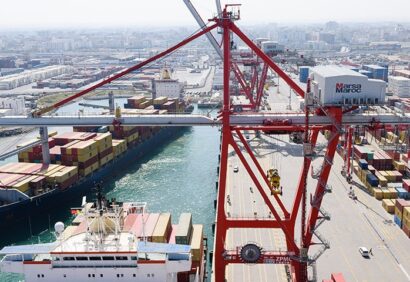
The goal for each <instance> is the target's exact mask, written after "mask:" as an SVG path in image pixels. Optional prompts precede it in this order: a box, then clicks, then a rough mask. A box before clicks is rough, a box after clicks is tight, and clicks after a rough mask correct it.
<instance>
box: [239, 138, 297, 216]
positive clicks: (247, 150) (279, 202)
mask: <svg viewBox="0 0 410 282" xmlns="http://www.w3.org/2000/svg"><path fill="white" fill-rule="evenodd" d="M235 132H236V134H237V135H238V137H239V139H240V140H241V142H242V144H243V146H244V147H245V150H246V152H247V153H248V155H249V156H250V157H251V159H252V161H253V164H254V165H255V166H256V168H257V169H258V171H259V174H260V175H261V176H262V178H263V180H264V181H265V183H266V185H267V186H268V187H269V189H271V188H272V187H270V183H269V180H268V178H267V177H266V175H265V173H264V171H263V169H262V167H261V166H260V164H259V162H258V160H257V159H256V157H255V155H254V154H253V152H252V150H251V148H250V147H249V145H248V142H246V140H245V138H243V135H242V133H241V132H240V131H239V130H235ZM273 197H274V198H275V200H276V202H277V203H278V205H279V207H280V209H281V210H282V212H283V214H284V216H285V218H288V217H289V212H288V211H287V210H286V208H285V205H284V204H283V203H282V201H281V199H280V198H279V196H278V195H277V194H274V195H273Z"/></svg>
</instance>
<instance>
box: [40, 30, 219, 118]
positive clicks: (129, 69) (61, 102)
mask: <svg viewBox="0 0 410 282" xmlns="http://www.w3.org/2000/svg"><path fill="white" fill-rule="evenodd" d="M217 26H218V24H217V23H215V24H212V25H211V26H209V27H207V28H205V29H203V30H202V31H200V32H198V33H196V34H194V35H192V36H190V37H188V38H186V39H184V40H183V41H181V42H179V43H178V44H176V45H174V46H172V47H171V48H168V49H167V50H165V51H162V52H161V53H158V54H157V55H155V56H153V57H151V58H149V59H147V60H145V61H143V62H141V63H139V64H137V65H135V66H132V67H130V68H127V69H125V70H123V71H122V72H120V73H117V74H115V75H113V76H111V77H108V78H106V79H104V80H103V81H101V82H99V83H97V84H95V85H93V86H91V87H88V88H86V89H84V90H83V91H81V92H78V93H77V94H74V95H73V96H70V97H68V98H66V99H63V100H61V101H60V102H57V103H55V104H54V105H52V106H50V107H46V108H44V109H40V110H39V111H38V112H37V114H38V115H42V114H44V113H47V112H49V111H51V110H53V109H57V108H59V107H61V106H63V105H65V104H66V103H68V102H70V101H72V100H74V99H76V98H79V97H81V96H83V95H85V94H87V93H89V92H91V91H93V90H95V89H97V88H99V87H101V86H103V85H105V84H108V83H110V82H111V81H113V80H116V79H118V78H120V77H122V76H124V75H126V74H129V73H131V72H133V71H136V70H138V69H139V68H141V67H143V66H145V65H147V64H149V63H151V62H154V61H156V60H158V59H159V58H161V57H164V56H166V55H168V54H170V53H172V52H173V51H175V50H177V49H179V48H181V47H182V46H184V45H186V44H188V43H189V42H191V41H193V40H195V39H197V38H198V37H200V36H202V35H204V34H205V33H207V32H210V31H211V30H213V29H214V28H216V27H217Z"/></svg>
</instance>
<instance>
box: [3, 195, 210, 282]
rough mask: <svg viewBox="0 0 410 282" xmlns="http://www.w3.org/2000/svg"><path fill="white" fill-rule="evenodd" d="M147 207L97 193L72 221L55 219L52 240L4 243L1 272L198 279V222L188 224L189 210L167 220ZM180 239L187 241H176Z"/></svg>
mask: <svg viewBox="0 0 410 282" xmlns="http://www.w3.org/2000/svg"><path fill="white" fill-rule="evenodd" d="M146 211H147V204H146V203H144V202H129V203H120V202H117V201H115V199H113V200H107V199H106V198H104V197H103V196H102V195H101V194H100V193H99V195H98V199H97V201H96V202H95V203H85V204H84V205H83V207H82V208H81V209H78V210H73V212H74V213H76V214H77V216H76V218H75V220H74V221H73V223H72V225H70V226H68V227H67V228H64V224H63V223H61V222H57V223H56V224H55V231H56V241H55V242H53V243H47V244H34V245H24V246H9V247H5V248H3V249H2V250H1V251H0V254H1V255H4V257H3V259H2V260H1V264H0V267H1V271H3V272H13V273H21V274H24V276H25V281H27V282H30V281H95V279H98V281H114V280H117V279H120V280H121V281H203V280H204V271H205V259H204V249H205V248H204V245H203V235H202V225H192V221H191V215H190V214H182V215H181V219H180V224H178V225H172V224H171V216H170V214H169V213H147V212H146ZM187 217H188V218H189V220H188V222H187V220H186V219H187ZM186 223H188V224H186ZM185 230H187V231H185ZM198 231H199V232H198ZM181 232H182V233H185V237H183V235H184V234H182V237H181ZM177 234H178V235H179V236H177ZM198 235H200V236H198ZM181 238H182V241H184V239H185V241H184V242H187V244H176V243H175V241H176V240H177V241H181ZM196 241H198V242H196Z"/></svg>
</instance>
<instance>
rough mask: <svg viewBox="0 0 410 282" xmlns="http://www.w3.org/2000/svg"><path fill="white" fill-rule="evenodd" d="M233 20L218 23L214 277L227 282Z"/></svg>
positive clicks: (223, 18)
mask: <svg viewBox="0 0 410 282" xmlns="http://www.w3.org/2000/svg"><path fill="white" fill-rule="evenodd" d="M230 23H231V20H230V19H229V18H228V14H227V11H226V9H225V10H224V11H223V14H222V19H221V20H219V21H218V25H220V26H221V27H222V28H223V52H224V61H223V67H224V72H223V82H224V85H223V98H224V99H223V107H222V112H221V116H222V144H221V164H220V172H219V188H218V200H217V222H216V223H217V224H216V228H215V247H214V262H215V265H214V268H213V270H214V275H215V280H216V281H217V282H219V281H225V270H226V269H225V268H226V265H227V262H226V261H225V260H224V253H225V240H226V233H227V230H228V226H227V218H226V213H225V196H226V178H227V170H228V157H229V155H228V149H229V144H230V142H231V139H232V136H231V130H230V126H229V122H230V119H229V116H230V111H231V109H230V95H229V76H230V65H231V64H230V59H231V52H230V48H231V46H230V45H231V41H230V32H229V25H230Z"/></svg>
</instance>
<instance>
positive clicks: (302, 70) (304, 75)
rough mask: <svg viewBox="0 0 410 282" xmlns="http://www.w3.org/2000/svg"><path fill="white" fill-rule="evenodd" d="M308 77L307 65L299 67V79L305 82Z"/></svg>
mask: <svg viewBox="0 0 410 282" xmlns="http://www.w3.org/2000/svg"><path fill="white" fill-rule="evenodd" d="M308 78H309V67H299V81H300V82H302V83H307V81H308Z"/></svg>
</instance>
